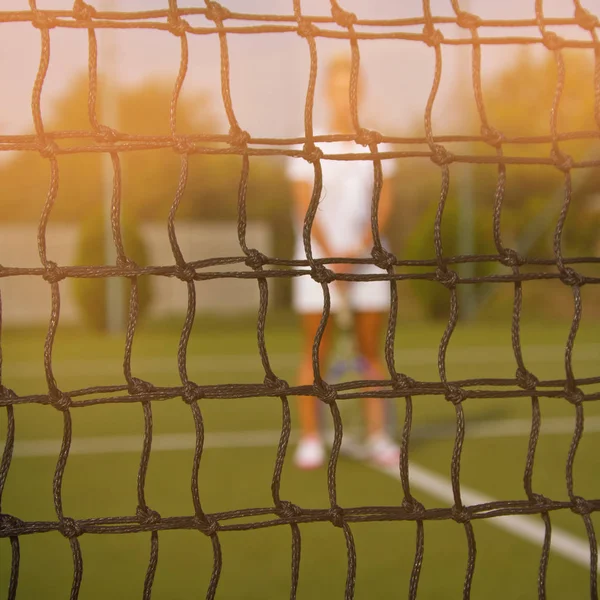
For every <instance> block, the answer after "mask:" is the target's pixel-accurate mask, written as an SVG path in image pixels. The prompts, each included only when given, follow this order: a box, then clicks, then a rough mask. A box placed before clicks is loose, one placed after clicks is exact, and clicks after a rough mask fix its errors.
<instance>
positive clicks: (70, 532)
mask: <svg viewBox="0 0 600 600" xmlns="http://www.w3.org/2000/svg"><path fill="white" fill-rule="evenodd" d="M58 530H59V531H60V532H61V533H62V534H63V535H64V536H65V537H66V538H68V539H70V540H72V539H73V538H77V537H79V536H80V535H81V534H82V533H83V531H82V530H81V526H80V525H79V523H78V522H77V521H76V520H75V519H71V517H63V518H62V519H61V520H60V524H59V526H58Z"/></svg>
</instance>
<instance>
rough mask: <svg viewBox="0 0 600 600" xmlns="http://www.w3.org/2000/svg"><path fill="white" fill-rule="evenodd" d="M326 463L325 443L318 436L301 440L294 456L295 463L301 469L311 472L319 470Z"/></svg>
mask: <svg viewBox="0 0 600 600" xmlns="http://www.w3.org/2000/svg"><path fill="white" fill-rule="evenodd" d="M324 462H325V449H324V447H323V442H322V441H321V440H320V438H318V437H317V436H305V437H303V438H300V441H299V442H298V446H297V447H296V453H295V454H294V463H295V464H296V466H297V467H298V468H300V469H304V470H307V471H308V470H311V469H318V468H319V467H321V466H323V463H324Z"/></svg>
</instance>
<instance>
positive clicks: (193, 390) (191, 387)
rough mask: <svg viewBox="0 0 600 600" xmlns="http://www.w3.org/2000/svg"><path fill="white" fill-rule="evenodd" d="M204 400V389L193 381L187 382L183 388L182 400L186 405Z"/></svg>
mask: <svg viewBox="0 0 600 600" xmlns="http://www.w3.org/2000/svg"><path fill="white" fill-rule="evenodd" d="M202 398H204V392H203V391H202V388H201V387H200V386H199V385H198V384H197V383H194V382H193V381H186V383H185V385H184V386H183V393H182V394H181V399H182V400H183V401H184V402H185V403H186V404H192V403H193V402H196V400H201V399H202Z"/></svg>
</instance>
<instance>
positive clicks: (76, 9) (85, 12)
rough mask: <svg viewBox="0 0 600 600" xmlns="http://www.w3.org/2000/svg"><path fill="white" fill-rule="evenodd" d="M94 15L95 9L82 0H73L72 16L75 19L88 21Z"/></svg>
mask: <svg viewBox="0 0 600 600" xmlns="http://www.w3.org/2000/svg"><path fill="white" fill-rule="evenodd" d="M95 16H96V9H95V8H94V7H93V6H90V5H89V4H87V3H86V2H83V0H75V2H74V3H73V17H75V19H76V20H77V21H90V20H91V19H93V18H94V17H95Z"/></svg>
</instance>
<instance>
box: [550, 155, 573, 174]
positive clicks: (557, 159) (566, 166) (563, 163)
mask: <svg viewBox="0 0 600 600" xmlns="http://www.w3.org/2000/svg"><path fill="white" fill-rule="evenodd" d="M550 158H551V159H552V160H553V161H554V166H555V167H556V168H557V169H559V170H560V171H562V172H563V173H568V172H569V171H570V170H571V169H572V168H573V158H572V157H571V156H569V155H568V154H565V153H564V152H561V151H560V150H555V149H552V151H551V152H550Z"/></svg>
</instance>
